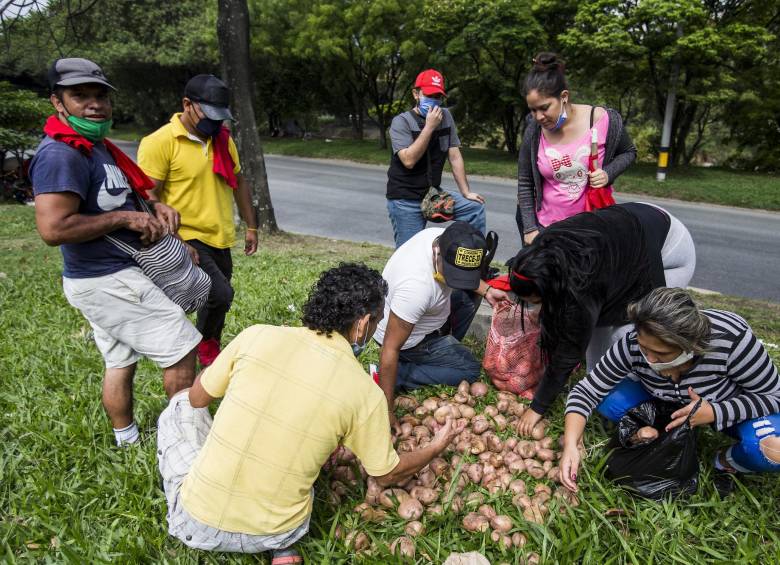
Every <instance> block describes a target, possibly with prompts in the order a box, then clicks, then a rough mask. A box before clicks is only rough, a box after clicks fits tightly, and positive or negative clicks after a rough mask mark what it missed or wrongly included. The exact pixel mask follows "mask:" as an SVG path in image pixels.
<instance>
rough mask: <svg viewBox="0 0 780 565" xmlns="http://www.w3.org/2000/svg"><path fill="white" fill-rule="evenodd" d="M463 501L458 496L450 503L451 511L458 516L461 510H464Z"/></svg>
mask: <svg viewBox="0 0 780 565" xmlns="http://www.w3.org/2000/svg"><path fill="white" fill-rule="evenodd" d="M463 505H464V502H463V499H462V498H461V497H459V496H457V495H455V496H453V497H452V500H451V501H450V510H452V511H453V512H455V513H456V514H458V513H459V512H460V511H461V510H463Z"/></svg>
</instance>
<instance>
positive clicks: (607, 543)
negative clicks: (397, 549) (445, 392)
mask: <svg viewBox="0 0 780 565" xmlns="http://www.w3.org/2000/svg"><path fill="white" fill-rule="evenodd" d="M389 253H390V250H389V249H387V248H384V247H379V246H375V245H359V244H350V243H345V242H339V241H334V240H329V239H322V238H313V237H301V236H293V235H280V236H277V237H274V238H266V239H265V240H264V241H263V242H262V248H261V251H260V252H258V254H257V255H256V256H255V257H252V258H246V257H243V256H242V255H241V254H240V253H239V252H238V251H236V253H235V254H234V257H235V260H236V266H235V287H236V301H235V304H234V306H233V309H232V310H231V312H230V314H229V315H228V324H227V328H226V338H230V337H232V336H234V335H235V334H237V333H238V332H239V331H240V330H241V329H242V328H244V327H246V326H247V325H250V324H253V323H273V324H298V317H299V313H300V306H301V304H302V302H303V301H304V299H305V296H306V294H307V290H308V288H309V287H310V285H311V284H312V283H313V282H314V280H315V279H316V277H317V275H318V273H319V272H320V271H321V270H323V269H325V268H327V267H330V266H332V265H334V264H336V263H338V262H339V261H342V260H360V261H365V262H366V263H368V264H369V265H372V266H374V267H378V268H379V267H381V266H382V265H383V263H384V261H385V260H386V258H387V257H388V255H389ZM60 269H61V259H60V256H59V251H58V250H57V249H53V248H48V247H46V246H45V245H44V244H43V243H42V242H41V241H40V239H39V238H38V236H37V234H36V232H35V229H34V224H33V210H32V209H31V208H29V207H23V206H0V273H2V274H0V375H2V382H3V392H2V394H1V395H0V446H2V448H0V561H5V562H19V563H27V562H77V563H103V562H109V561H112V562H118V563H136V562H144V563H158V562H162V563H256V562H258V559H259V561H260V562H263V563H265V562H267V559H265V558H264V557H263V558H257V557H253V556H241V555H229V554H208V553H201V552H197V551H193V550H190V549H188V548H186V547H184V546H183V545H182V544H181V543H179V542H178V541H176V540H174V539H172V538H170V537H168V536H167V533H166V523H165V512H166V507H165V500H164V497H163V495H162V492H161V491H160V479H159V475H158V470H157V462H156V454H155V438H154V433H155V422H156V418H157V416H158V415H159V413H160V411H161V410H162V408H163V407H164V405H165V396H164V393H163V390H162V386H161V378H160V372H159V370H158V369H156V368H155V367H154V366H153V365H151V364H150V363H148V362H146V361H143V362H141V364H140V366H139V371H138V375H137V377H136V383H135V393H136V409H135V411H136V417H137V420H138V421H139V424H140V426H141V429H142V433H143V436H144V440H143V442H142V444H141V445H139V446H135V447H132V448H129V449H123V450H118V449H116V448H114V447H113V445H112V443H113V437H112V433H111V430H110V426H109V424H108V422H107V419H106V417H105V415H104V413H103V409H102V407H101V405H100V383H101V377H102V372H103V368H102V363H101V358H100V355H99V354H98V352H97V350H96V348H95V346H94V344H93V343H92V341H91V340H90V338H89V328H88V325H87V323H86V322H85V321H84V320H83V318H82V317H81V315H80V314H79V313H78V312H77V311H76V310H74V309H73V308H71V307H70V306H69V305H68V304H67V303H66V301H65V299H64V297H63V296H62V291H61V283H60V275H59V273H60ZM700 299H701V301H702V302H703V303H704V304H706V305H714V306H719V307H724V308H731V309H734V310H736V311H738V312H740V313H742V314H743V315H744V316H745V317H746V318H747V319H748V320H749V321H750V322H751V324H752V325H753V327H754V328H755V330H756V332H757V333H758V335H759V336H760V337H762V338H763V339H764V340H766V341H767V342H770V343H773V344H777V343H780V306H778V305H777V304H769V303H763V302H757V301H753V300H743V299H734V298H729V297H711V296H702V297H700ZM470 344H471V345H472V346H473V347H474V348H475V351H478V350H479V348H480V346H481V344H480V343H478V342H477V341H475V340H472V341H471V342H470ZM769 351H770V353H771V354H772V355H773V357H774V359H775V361H776V362H777V361H780V350H778V348H777V346H774V347H772V348H770V350H769ZM376 358H377V350H376V348H375V347H374V346H373V345H372V346H371V348H370V349H369V350H368V351H367V353H366V354H365V357H364V359H363V360H364V361H365V362H368V361H369V360H375V359H376ZM551 420H552V426H551V428H552V432H553V435H557V434H559V433H560V431H561V403H560V402H559V403H558V404H556V407H555V410H554V412H553V413H552V415H551ZM605 439H606V436H605V434H604V432H603V430H601V428H600V426H599V425H598V423H595V422H594V423H592V424H591V425H589V427H588V432H587V445H588V447H589V449H590V456H589V458H588V459H587V461H586V464H585V469H584V473H583V477H582V479H581V485H582V487H583V494H582V501H583V504H582V505H581V506H580V507H579V508H577V509H571V510H569V511H568V513H566V514H565V515H561V514H553V516H552V517H551V519H550V521H549V522H548V523H547V524H546V525H545V526H535V525H530V524H526V523H524V522H523V521H522V519H521V518H520V514H519V513H518V512H517V511H516V510H515V509H514V508H513V507H512V506H511V504H509V503H508V500H509V499H508V498H507V497H506V496H504V497H502V498H498V499H496V500H495V504H496V505H497V506H498V507H499V508H503V509H504V510H505V511H506V512H508V513H509V514H510V515H511V516H512V517H513V519H514V521H515V523H516V524H517V525H518V527H519V529H520V530H521V531H523V532H525V533H526V534H527V535H528V537H529V545H528V551H535V552H538V553H539V554H540V555H542V558H543V561H544V562H546V563H575V562H576V563H588V564H590V563H597V564H601V563H641V564H645V563H671V562H677V563H691V564H693V563H696V564H698V563H725V562H729V563H777V562H780V526H778V520H777V500H778V499H779V498H780V485H779V484H778V481H777V477H770V476H757V477H752V478H749V479H747V480H746V481H745V482H744V484H743V485H742V486H741V487H740V488H739V490H738V492H737V493H736V494H734V495H733V496H732V497H731V498H729V499H728V500H727V501H725V502H721V501H719V500H718V499H717V497H716V496H715V494H714V492H713V488H712V484H711V483H710V481H709V478H708V473H709V469H710V465H709V461H710V459H711V455H712V453H713V450H714V449H715V447H716V446H718V445H722V444H723V443H724V441H727V440H725V438H723V437H722V436H720V435H715V434H713V433H711V432H709V431H705V432H704V437H703V442H702V446H703V447H702V451H703V455H702V460H703V461H704V463H703V469H704V477H703V481H702V487H701V490H700V493H699V494H697V495H696V496H694V497H692V498H690V499H688V500H685V501H679V502H666V503H663V504H656V503H651V502H643V501H636V500H634V499H632V498H631V497H629V496H627V495H626V494H625V493H623V492H622V491H620V490H619V489H617V488H615V487H614V486H613V485H611V484H610V483H609V482H608V481H606V480H605V479H604V478H603V477H602V476H601V474H600V472H599V469H600V465H601V464H602V463H603V458H604V451H603V443H604V440H605ZM318 487H319V483H318V485H317V486H316V487H315V488H316V489H317V499H316V501H315V506H314V517H313V520H312V528H311V532H310V535H309V536H307V537H306V538H305V540H304V542H303V543H302V545H301V549H302V550H303V552H304V553H305V556H306V558H307V559H308V562H309V563H348V562H352V561H354V560H355V558H354V556H352V555H351V553H350V552H349V551H348V550H347V549H346V548H345V547H344V546H343V544H342V543H341V542H340V541H338V540H336V539H335V538H334V536H333V535H332V532H333V530H334V529H335V527H336V525H337V524H341V525H342V526H343V527H346V528H360V529H362V530H364V531H366V532H367V533H368V535H369V536H370V537H371V539H372V540H373V541H374V544H375V546H376V548H375V550H374V552H373V554H372V555H371V556H370V557H364V559H363V561H364V562H368V563H392V562H394V560H393V558H391V557H390V556H389V554H388V552H387V549H386V546H387V545H388V544H389V542H390V541H391V540H392V539H394V538H395V537H397V536H398V535H400V534H401V532H402V524H401V523H400V521H399V520H398V519H396V518H393V517H389V518H388V519H387V520H386V521H385V522H383V523H381V524H364V523H360V522H359V520H358V518H357V516H356V515H355V514H354V513H353V512H352V511H351V509H352V507H354V506H355V504H356V503H357V501H358V500H359V499H360V498H361V493H360V492H355V493H354V494H353V496H352V497H351V498H350V499H349V500H347V501H345V502H344V503H343V504H342V505H341V506H339V507H337V508H331V507H329V506H328V505H327V504H326V502H325V501H324V496H323V490H322V489H321V488H318ZM611 508H619V509H622V510H624V512H625V513H624V514H622V515H619V516H611V517H609V516H607V515H606V511H607V510H608V509H611ZM425 521H426V528H427V532H426V534H425V536H424V537H422V538H419V539H418V541H417V562H418V563H425V562H428V561H432V562H436V563H440V562H442V561H443V560H444V559H445V558H446V556H447V555H448V554H449V553H450V552H451V551H470V550H477V551H481V552H483V553H484V554H486V555H487V557H488V558H489V559H490V560H491V562H492V563H500V562H507V563H519V562H521V559H522V554H521V553H503V552H502V551H501V550H500V549H498V548H497V547H496V546H495V545H493V544H492V543H491V542H490V539H489V537H488V536H484V535H474V534H468V535H467V534H466V533H465V532H464V531H463V530H462V529H461V527H460V517H459V516H453V515H445V516H442V517H437V518H431V517H426V518H425Z"/></svg>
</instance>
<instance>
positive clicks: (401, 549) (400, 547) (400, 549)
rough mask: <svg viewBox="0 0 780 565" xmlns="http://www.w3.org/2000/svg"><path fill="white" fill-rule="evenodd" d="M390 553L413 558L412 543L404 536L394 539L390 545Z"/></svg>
mask: <svg viewBox="0 0 780 565" xmlns="http://www.w3.org/2000/svg"><path fill="white" fill-rule="evenodd" d="M390 553H392V554H393V555H399V556H401V557H414V542H413V541H412V540H411V539H410V538H408V537H406V536H401V537H399V538H396V539H395V540H394V541H393V543H391V544H390Z"/></svg>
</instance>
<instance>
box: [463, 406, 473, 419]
mask: <svg viewBox="0 0 780 565" xmlns="http://www.w3.org/2000/svg"><path fill="white" fill-rule="evenodd" d="M476 413H477V412H476V410H474V409H473V408H472V407H471V406H468V405H463V406H461V407H460V415H461V417H463V418H466V419H467V420H471V419H472V418H474V416H475V415H476Z"/></svg>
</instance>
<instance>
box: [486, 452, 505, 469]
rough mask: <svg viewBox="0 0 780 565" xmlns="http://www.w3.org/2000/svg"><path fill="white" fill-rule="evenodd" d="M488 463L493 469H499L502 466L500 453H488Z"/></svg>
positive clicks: (502, 459)
mask: <svg viewBox="0 0 780 565" xmlns="http://www.w3.org/2000/svg"><path fill="white" fill-rule="evenodd" d="M488 463H490V464H491V465H492V466H493V467H495V468H496V469H498V468H499V467H503V466H504V458H503V457H502V456H501V454H500V453H495V452H490V457H489V458H488Z"/></svg>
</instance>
